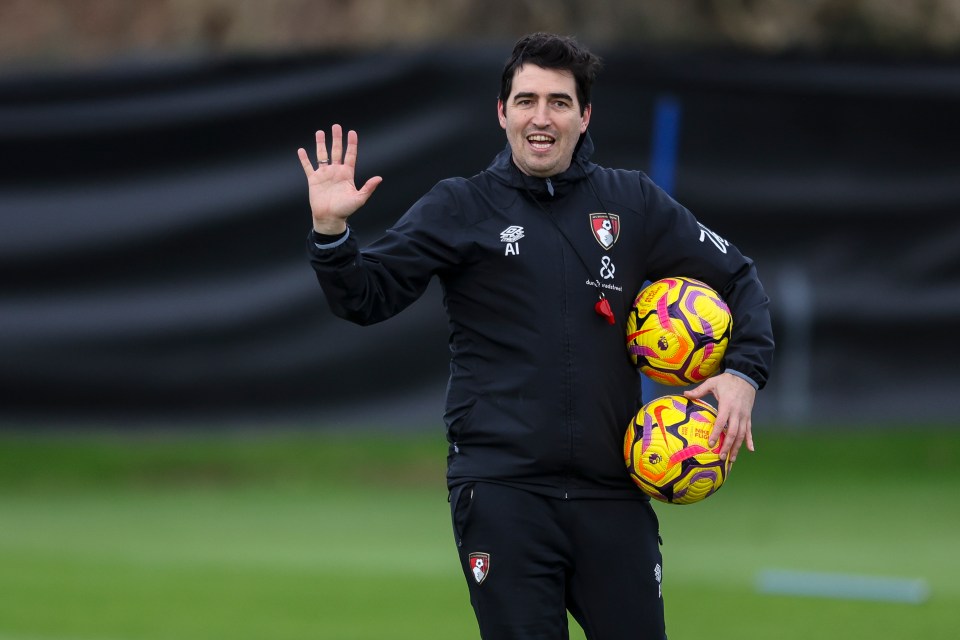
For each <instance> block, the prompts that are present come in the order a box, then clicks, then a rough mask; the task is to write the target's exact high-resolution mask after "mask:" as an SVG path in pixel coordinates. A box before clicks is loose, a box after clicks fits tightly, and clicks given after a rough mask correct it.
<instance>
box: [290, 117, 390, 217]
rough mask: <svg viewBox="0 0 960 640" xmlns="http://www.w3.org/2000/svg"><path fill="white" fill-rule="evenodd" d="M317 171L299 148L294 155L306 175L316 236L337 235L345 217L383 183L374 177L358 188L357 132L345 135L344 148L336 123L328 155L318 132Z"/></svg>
mask: <svg viewBox="0 0 960 640" xmlns="http://www.w3.org/2000/svg"><path fill="white" fill-rule="evenodd" d="M316 138H317V168H316V169H314V168H313V163H312V162H310V157H309V156H308V155H307V152H306V151H305V150H304V149H303V148H300V149H298V150H297V155H298V156H299V157H300V164H301V165H303V172H304V173H305V174H306V176H307V185H308V187H309V190H310V210H311V213H312V214H313V228H314V230H315V231H316V232H317V233H323V234H327V235H336V234H338V233H343V231H344V230H346V228H347V218H349V217H350V216H351V215H353V213H354V212H355V211H356V210H357V209H359V208H360V207H362V206H363V205H364V204H365V203H366V202H367V200H368V199H369V198H370V196H371V195H372V194H373V192H374V190H376V188H377V185H379V184H380V183H381V182H383V178H381V177H380V176H374V177H372V178H370V179H369V180H367V181H366V182H365V183H364V185H363V186H362V187H361V188H360V189H357V187H356V183H355V182H354V171H355V168H356V165H357V132H356V131H349V132H348V133H347V148H346V151H344V149H343V128H342V127H341V126H340V125H339V124H335V125H333V127H332V128H331V130H330V138H331V145H330V152H329V154H328V153H327V142H326V136H325V134H324V132H323V131H317V135H316Z"/></svg>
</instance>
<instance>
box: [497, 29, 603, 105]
mask: <svg viewBox="0 0 960 640" xmlns="http://www.w3.org/2000/svg"><path fill="white" fill-rule="evenodd" d="M528 62H529V63H530V64H533V65H536V66H538V67H543V68H544V69H562V70H564V71H570V72H571V73H572V74H573V79H574V80H575V81H576V84H577V101H578V102H579V103H580V113H581V114H582V113H583V110H584V109H586V107H587V105H588V104H590V88H591V87H592V86H593V81H594V80H595V79H596V77H597V73H598V72H599V71H600V68H601V67H602V66H603V63H602V61H601V60H600V58H599V57H598V56H596V55H594V54H592V53H590V52H589V51H588V50H587V49H586V48H585V47H583V46H581V45H580V44H579V43H578V42H577V41H576V40H575V39H573V38H572V37H570V36H558V35H555V34H553V33H531V34H530V35H527V36H524V37H522V38H520V39H519V40H518V41H517V44H515V45H514V47H513V53H512V54H511V55H510V58H509V59H508V60H507V64H506V65H505V66H504V67H503V76H502V77H501V79H500V101H501V102H503V104H506V103H507V100H508V99H509V98H510V90H511V89H512V88H513V76H514V75H515V74H516V72H517V69H519V68H520V67H522V66H523V65H524V64H526V63H528Z"/></svg>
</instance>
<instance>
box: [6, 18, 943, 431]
mask: <svg viewBox="0 0 960 640" xmlns="http://www.w3.org/2000/svg"><path fill="white" fill-rule="evenodd" d="M627 5H629V6H627ZM535 30H550V31H556V32H561V33H568V34H572V35H575V36H577V37H578V38H579V39H580V40H581V41H583V42H584V43H586V44H587V45H589V46H590V47H591V48H593V49H594V50H595V51H597V52H598V53H600V54H601V55H602V56H603V57H604V58H605V60H606V68H605V70H604V72H603V74H602V75H601V77H600V80H599V81H598V84H597V86H596V88H595V95H594V117H593V122H592V124H591V133H592V136H593V139H594V142H595V143H596V145H597V153H596V154H595V156H594V159H595V160H597V161H598V162H599V163H600V164H604V165H608V166H619V167H629V168H637V169H642V170H645V171H647V172H649V173H651V175H653V177H654V178H655V179H658V180H660V181H661V182H662V183H664V184H665V186H669V188H670V189H671V190H672V192H673V193H674V194H675V196H676V197H677V199H678V200H680V201H681V202H682V203H684V204H685V205H687V206H688V207H689V208H690V209H691V210H692V211H693V212H694V213H695V214H696V215H697V217H698V218H699V219H700V220H701V221H703V222H704V223H705V224H707V225H708V226H710V227H711V228H713V229H714V230H715V231H717V232H719V233H720V234H721V235H723V236H725V237H727V238H728V239H730V240H731V241H733V242H734V243H735V244H737V245H738V246H739V247H740V248H741V250H743V252H744V253H746V254H748V255H750V256H752V257H753V258H754V259H755V260H756V261H757V264H758V267H759V270H760V275H761V278H762V279H763V280H764V283H765V285H766V286H767V288H768V291H769V293H770V296H771V298H772V300H773V312H774V322H775V329H776V333H777V340H778V347H779V349H778V354H777V361H776V363H775V368H774V371H773V374H772V378H771V383H770V385H769V387H768V388H767V390H765V391H764V392H762V393H761V394H760V395H759V397H758V405H757V411H756V414H755V420H757V421H763V422H764V423H765V424H770V423H772V424H784V425H789V424H809V423H814V422H817V423H826V424H840V423H843V424H850V425H854V426H872V425H879V424H883V425H890V424H903V423H905V422H906V423H910V424H913V423H916V422H917V421H930V422H948V423H950V422H955V418H954V417H953V416H955V415H956V413H957V409H958V408H960V400H958V399H957V395H956V393H955V392H954V386H955V383H956V382H957V379H958V377H957V375H956V373H955V364H954V358H955V357H956V354H957V348H956V347H955V346H954V343H953V339H954V338H955V336H956V333H957V327H958V324H960V216H957V215H956V214H957V213H958V210H960V160H958V157H957V149H958V148H960V128H958V126H957V124H956V120H957V115H956V114H957V113H958V107H960V0H927V1H923V2H909V3H905V2H902V1H900V2H898V1H893V0H890V1H883V0H872V1H870V0H861V1H853V0H832V1H831V0H819V1H811V2H804V3H798V2H792V1H789V0H755V1H749V0H739V1H733V0H730V1H724V0H673V1H671V2H666V1H658V2H636V3H621V2H615V1H613V0H588V1H574V0H568V1H565V2H563V1H559V0H553V1H547V0H526V1H519V0H513V1H499V0H497V1H486V2H483V1H469V0H459V1H449V2H444V1H441V0H420V1H413V0H407V1H403V0H398V1H393V2H391V1H389V0H356V1H353V2H351V1H346V0H336V1H334V0H327V1H322V0H312V1H310V2H307V1H301V0H274V1H273V2H253V1H248V2H226V1H218V0H139V1H128V2H123V1H121V0H91V1H87V2H71V1H70V0H61V1H54V0H48V1H45V2H44V1H32V2H31V1H27V0H5V1H0V427H16V428H21V427H28V428H44V427H64V426H67V427H69V426H79V427H87V426H104V425H119V426H121V427H122V428H135V427H138V426H151V425H171V424H186V425H194V426H196V425H203V426H209V427H218V426H236V425H250V426H257V425H263V424H269V425H277V424H291V425H299V426H317V427H329V426H355V425H371V426H372V425H397V426H398V427H407V428H415V427H428V428H436V427H438V426H439V425H440V423H441V420H440V416H441V413H442V401H443V393H444V389H445V384H446V373H447V369H446V360H447V349H446V332H447V330H446V321H445V317H444V314H443V311H442V307H441V304H440V295H439V288H438V287H436V286H435V285H434V286H432V287H431V290H430V291H429V292H428V294H427V295H426V296H425V298H424V299H422V300H421V301H419V302H418V303H416V304H415V305H414V306H413V307H412V308H410V309H409V310H407V311H406V312H405V313H403V314H401V315H400V316H398V317H397V318H394V319H392V320H390V321H388V322H386V323H383V324H381V325H378V326H375V327H370V328H359V327H354V326H352V325H350V324H348V323H346V322H343V321H341V320H338V319H336V318H334V317H333V316H332V314H331V313H330V312H329V311H328V310H327V308H326V305H325V302H324V300H323V296H322V293H321V291H320V289H319V287H318V286H317V284H316V282H315V280H314V278H313V274H312V271H311V269H310V267H309V265H308V263H307V260H306V254H305V242H306V234H307V231H308V229H309V225H310V221H309V208H308V204H307V200H306V189H305V184H304V179H303V173H302V170H301V169H300V166H299V162H298V160H297V158H296V149H297V148H298V147H300V146H306V147H307V148H308V149H311V144H312V139H313V132H314V131H315V130H316V129H317V128H321V127H322V128H328V127H329V125H330V124H332V123H334V122H339V123H342V124H343V125H344V126H346V127H349V128H354V129H356V130H358V131H359V133H360V137H361V149H360V154H361V155H360V162H359V166H358V174H359V177H360V179H361V180H363V179H365V178H366V177H368V176H371V175H382V176H384V178H385V181H384V183H383V185H381V187H380V188H379V189H378V191H377V194H376V195H375V196H374V198H373V199H372V200H371V201H370V203H369V204H368V205H367V206H366V207H365V208H364V209H363V210H362V211H361V212H360V213H358V214H357V215H356V216H355V217H354V218H353V219H352V223H353V225H354V227H355V229H356V231H357V233H358V234H359V236H360V238H361V242H363V241H365V240H367V241H368V240H372V239H373V238H374V237H375V236H377V235H378V234H379V233H381V232H382V231H383V230H384V229H385V228H387V227H388V226H390V225H391V224H392V222H393V221H394V220H395V219H396V218H398V217H399V216H400V215H401V214H402V213H403V212H404V211H405V210H406V208H407V207H408V206H409V205H410V204H412V203H413V202H414V201H415V200H416V198H417V197H419V196H420V195H421V194H422V193H424V192H425V191H427V190H428V189H429V188H430V187H431V186H432V185H433V184H434V183H435V182H437V181H438V180H440V179H442V178H445V177H448V176H451V175H472V174H474V173H476V172H478V171H479V170H481V169H483V168H484V167H485V166H486V165H487V163H488V162H489V160H490V159H491V158H492V157H493V156H494V155H495V154H496V153H497V152H498V151H499V150H500V149H501V148H502V147H503V146H504V144H505V138H504V136H503V133H502V131H501V130H500V128H499V126H498V125H497V122H496V119H495V113H494V109H495V102H496V93H497V90H498V82H499V72H500V69H501V67H502V64H503V61H504V59H505V58H506V56H507V54H508V53H509V50H510V48H511V46H512V43H513V42H514V41H515V40H516V38H517V37H519V36H520V35H522V34H524V33H527V32H530V31H535Z"/></svg>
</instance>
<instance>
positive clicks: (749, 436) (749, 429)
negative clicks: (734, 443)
mask: <svg viewBox="0 0 960 640" xmlns="http://www.w3.org/2000/svg"><path fill="white" fill-rule="evenodd" d="M756 450H757V448H756V447H755V446H754V445H753V424H752V422H751V421H747V451H756Z"/></svg>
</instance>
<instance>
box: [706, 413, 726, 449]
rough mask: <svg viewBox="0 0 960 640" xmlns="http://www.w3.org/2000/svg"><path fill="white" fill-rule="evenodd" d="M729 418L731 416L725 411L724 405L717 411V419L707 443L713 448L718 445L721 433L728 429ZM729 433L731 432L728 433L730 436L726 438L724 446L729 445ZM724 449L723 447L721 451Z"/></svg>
mask: <svg viewBox="0 0 960 640" xmlns="http://www.w3.org/2000/svg"><path fill="white" fill-rule="evenodd" d="M728 420H729V416H728V415H727V411H725V410H724V408H723V407H720V409H719V410H718V411H717V419H716V420H714V421H713V430H712V431H710V439H709V440H708V441H707V444H709V445H710V448H711V449H712V448H713V447H715V446H717V441H718V440H719V439H720V434H721V433H723V432H724V431H726V430H727V421H728ZM729 435H730V434H729V433H728V434H727V436H728V437H727V438H726V439H725V440H724V443H723V445H724V448H728V447H729V444H728V441H729V440H730V438H729ZM722 450H723V449H721V451H722Z"/></svg>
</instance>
